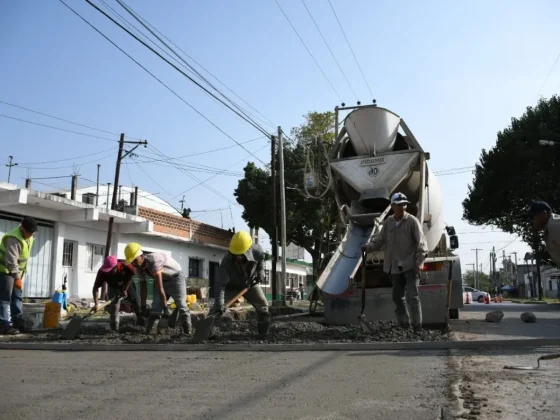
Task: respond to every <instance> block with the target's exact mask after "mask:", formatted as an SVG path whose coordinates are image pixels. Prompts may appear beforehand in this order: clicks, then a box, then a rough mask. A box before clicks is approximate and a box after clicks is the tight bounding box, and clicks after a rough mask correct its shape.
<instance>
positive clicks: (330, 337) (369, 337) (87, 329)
mask: <svg viewBox="0 0 560 420" xmlns="http://www.w3.org/2000/svg"><path fill="white" fill-rule="evenodd" d="M194 321H195V322H194V327H195V328H196V320H194ZM131 322H133V320H128V321H127V323H125V324H124V325H123V323H122V322H121V328H120V332H119V333H116V332H113V331H110V330H109V325H108V323H107V322H87V323H84V325H83V327H82V333H81V334H80V336H79V337H77V338H76V339H75V340H70V341H69V340H62V339H61V337H60V331H49V332H38V333H32V334H22V335H19V336H12V337H10V336H4V337H2V338H1V341H2V342H12V343H44V342H52V343H69V342H73V343H82V344H169V343H177V344H188V343H189V342H190V337H188V336H186V335H185V334H183V333H182V331H181V329H179V328H176V329H170V328H165V322H164V321H163V320H162V326H164V328H161V329H160V330H159V332H158V334H157V335H155V336H154V335H147V334H146V333H145V329H144V328H142V327H136V326H133V325H132V324H131ZM370 326H371V328H372V330H373V334H369V333H364V332H363V331H362V329H361V328H360V327H359V326H354V325H351V326H327V325H323V324H321V323H318V322H314V321H277V322H273V323H272V325H271V328H270V331H269V335H268V337H266V339H259V338H258V337H257V325H256V322H255V321H252V320H251V321H244V322H239V321H231V320H230V321H227V320H223V321H221V322H218V323H217V324H216V327H215V328H214V330H213V337H212V339H211V340H210V342H213V343H217V344H234V343H261V344H264V343H271V344H300V343H301V344H308V343H372V342H406V341H445V340H449V339H450V336H449V334H447V333H444V332H442V331H441V330H429V329H423V330H421V331H419V332H415V331H413V330H412V329H402V328H399V327H398V325H397V323H395V322H390V321H376V322H371V323H370Z"/></svg>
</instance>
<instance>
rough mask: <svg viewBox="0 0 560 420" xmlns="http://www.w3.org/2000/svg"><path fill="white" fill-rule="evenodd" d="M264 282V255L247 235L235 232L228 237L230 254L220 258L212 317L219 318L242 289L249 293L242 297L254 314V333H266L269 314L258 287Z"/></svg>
mask: <svg viewBox="0 0 560 420" xmlns="http://www.w3.org/2000/svg"><path fill="white" fill-rule="evenodd" d="M263 280H264V252H263V250H262V248H261V246H260V245H258V244H254V243H253V239H252V238H251V235H250V234H249V233H247V232H243V231H241V232H237V233H236V234H234V235H233V237H232V238H231V242H230V244H229V252H228V253H227V254H226V255H225V256H224V257H223V258H222V261H221V262H220V268H219V270H218V276H217V279H216V281H215V283H214V307H213V308H212V310H211V314H216V315H222V314H223V313H224V312H225V311H226V309H227V308H225V307H224V302H225V301H226V300H227V301H229V300H230V299H232V298H233V297H235V295H237V294H238V293H239V292H240V291H241V290H243V289H244V288H246V287H248V288H249V290H247V292H245V295H244V296H243V297H244V298H245V299H246V300H247V302H249V303H250V304H251V305H253V307H254V308H255V311H256V312H257V330H258V334H259V335H260V336H265V335H266V334H267V333H268V328H269V325H270V315H269V313H268V301H267V300H266V296H265V294H264V292H263V290H262V289H261V287H260V286H259V283H261V282H262V281H263Z"/></svg>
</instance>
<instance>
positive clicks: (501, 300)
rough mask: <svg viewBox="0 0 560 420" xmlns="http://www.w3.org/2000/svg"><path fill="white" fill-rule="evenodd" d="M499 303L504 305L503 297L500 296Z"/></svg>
mask: <svg viewBox="0 0 560 420" xmlns="http://www.w3.org/2000/svg"><path fill="white" fill-rule="evenodd" d="M500 303H504V297H503V296H502V295H500Z"/></svg>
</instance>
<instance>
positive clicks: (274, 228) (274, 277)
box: [270, 136, 278, 305]
mask: <svg viewBox="0 0 560 420" xmlns="http://www.w3.org/2000/svg"><path fill="white" fill-rule="evenodd" d="M270 175H271V176H272V209H273V210H272V237H271V238H270V241H271V242H272V270H271V273H270V282H271V284H270V285H271V291H272V305H275V304H277V302H278V282H277V279H278V276H277V272H276V264H277V262H278V221H277V220H276V219H277V218H278V205H277V204H276V137H275V136H271V137H270Z"/></svg>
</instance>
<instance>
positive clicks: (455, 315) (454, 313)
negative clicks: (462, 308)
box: [449, 309, 459, 319]
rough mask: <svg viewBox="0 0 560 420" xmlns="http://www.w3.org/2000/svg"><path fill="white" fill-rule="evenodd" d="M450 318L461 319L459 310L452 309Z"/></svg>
mask: <svg viewBox="0 0 560 420" xmlns="http://www.w3.org/2000/svg"><path fill="white" fill-rule="evenodd" d="M449 318H451V319H459V309H450V310H449Z"/></svg>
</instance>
